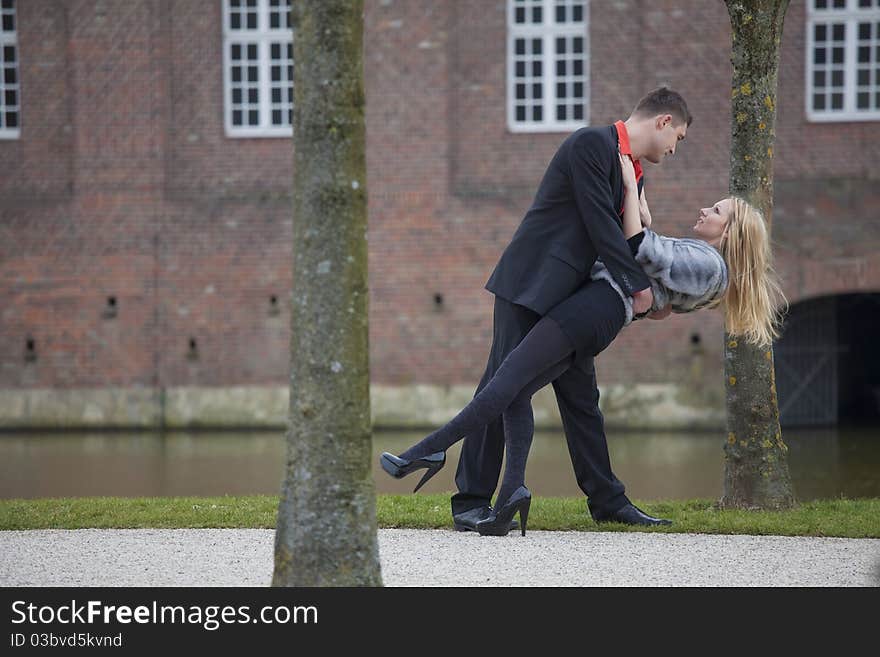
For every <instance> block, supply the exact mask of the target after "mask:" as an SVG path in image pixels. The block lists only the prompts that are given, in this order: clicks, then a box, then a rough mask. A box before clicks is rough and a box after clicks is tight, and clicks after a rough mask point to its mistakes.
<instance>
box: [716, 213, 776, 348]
mask: <svg viewBox="0 0 880 657" xmlns="http://www.w3.org/2000/svg"><path fill="white" fill-rule="evenodd" d="M730 201H731V205H732V211H731V213H730V216H729V217H728V220H727V227H726V229H725V232H724V234H723V236H722V238H721V243H720V244H719V245H718V250H719V251H720V252H721V255H722V257H723V258H724V262H726V263H727V278H728V285H727V290H726V291H725V293H724V296H723V297H722V299H721V303H722V304H723V306H724V324H725V327H726V329H727V332H728V333H730V334H731V335H736V336H742V337H744V338H745V339H746V340H747V341H749V342H751V343H753V344H756V345H760V346H766V345H769V344H770V343H771V342H772V341H773V340H774V339H775V338H777V337H779V324H780V323H781V318H780V312H781V311H782V309H783V308H784V307H786V306H787V301H786V299H785V295H784V294H783V293H782V288H781V287H780V285H779V280H778V278H777V276H776V272H775V271H774V269H773V262H772V260H773V258H772V254H771V251H770V236H769V235H768V233H767V226H766V224H765V223H764V217H763V215H762V214H761V211H760V210H758V209H757V208H755V207H754V206H752V205H751V204H750V203H748V202H747V201H746V200H744V199H742V198H739V197H738V196H731V197H730Z"/></svg>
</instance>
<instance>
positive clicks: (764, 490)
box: [720, 0, 795, 509]
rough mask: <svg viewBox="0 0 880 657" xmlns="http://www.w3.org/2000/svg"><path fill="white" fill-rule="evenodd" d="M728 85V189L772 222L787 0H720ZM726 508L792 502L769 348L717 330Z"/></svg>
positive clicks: (723, 503) (772, 506)
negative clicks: (728, 35)
mask: <svg viewBox="0 0 880 657" xmlns="http://www.w3.org/2000/svg"><path fill="white" fill-rule="evenodd" d="M726 4H727V9H728V13H729V15H730V23H731V28H732V42H733V45H732V55H731V60H732V63H733V84H732V89H731V98H732V110H733V111H732V120H731V125H732V142H731V153H730V192H731V194H735V195H737V196H741V197H743V198H745V199H746V200H748V201H749V202H751V203H752V204H754V205H755V206H756V207H758V208H760V209H761V210H762V212H763V213H764V216H765V218H766V219H767V227H768V230H769V229H770V226H771V225H772V210H773V146H774V139H775V125H776V89H777V73H778V67H779V46H780V43H781V40H782V26H783V21H784V18H785V12H786V9H787V8H788V0H727V2H726ZM724 341H725V347H724V378H725V387H726V405H727V440H726V441H725V445H724V490H723V493H722V497H721V500H720V505H721V506H722V507H728V508H765V509H767V508H769V509H782V508H789V507H791V506H793V505H794V503H795V499H794V493H793V491H792V486H791V477H790V474H789V470H788V459H787V452H788V448H787V447H786V445H785V443H784V442H783V441H782V432H781V429H780V426H779V405H778V401H777V398H776V380H775V373H774V369H773V350H772V347H757V346H755V345H752V344H750V343H748V342H746V341H745V340H739V339H737V338H736V337H734V336H731V335H730V334H727V333H725V336H724Z"/></svg>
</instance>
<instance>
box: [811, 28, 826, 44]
mask: <svg viewBox="0 0 880 657" xmlns="http://www.w3.org/2000/svg"><path fill="white" fill-rule="evenodd" d="M826 33H827V27H826V26H825V25H816V26H815V27H814V28H813V38H814V39H815V40H816V41H825V39H826V38H827V35H826Z"/></svg>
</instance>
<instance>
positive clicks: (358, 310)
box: [272, 0, 382, 586]
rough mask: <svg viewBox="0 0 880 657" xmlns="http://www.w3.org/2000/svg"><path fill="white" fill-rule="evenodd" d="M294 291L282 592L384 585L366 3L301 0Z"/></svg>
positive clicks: (278, 575)
mask: <svg viewBox="0 0 880 657" xmlns="http://www.w3.org/2000/svg"><path fill="white" fill-rule="evenodd" d="M292 17H293V32H294V36H293V43H294V49H293V51H294V57H293V60H294V109H293V115H294V120H293V135H294V138H293V148H294V178H293V292H292V304H291V343H290V351H291V365H290V372H291V374H290V409H289V428H288V432H287V467H286V471H285V478H284V484H283V487H282V492H281V503H280V505H279V510H278V525H277V529H276V535H275V572H274V577H273V580H272V583H273V585H275V586H381V584H382V579H381V573H380V568H379V551H378V543H377V538H376V531H377V528H376V495H375V488H374V484H373V478H372V468H371V467H370V466H371V462H372V436H371V423H370V396H369V395H370V389H369V385H370V377H369V344H368V320H367V317H368V308H367V244H366V230H367V195H366V191H367V183H366V158H365V127H364V88H363V61H362V50H363V2H362V0H297V1H296V2H294V3H293V10H292Z"/></svg>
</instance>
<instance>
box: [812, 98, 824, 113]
mask: <svg viewBox="0 0 880 657" xmlns="http://www.w3.org/2000/svg"><path fill="white" fill-rule="evenodd" d="M813 109H815V110H824V109H825V94H815V95H814V96H813Z"/></svg>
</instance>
